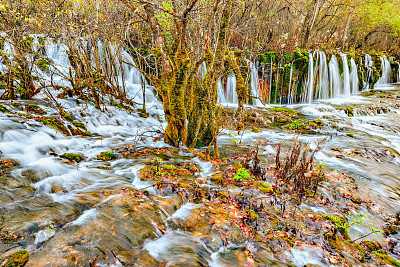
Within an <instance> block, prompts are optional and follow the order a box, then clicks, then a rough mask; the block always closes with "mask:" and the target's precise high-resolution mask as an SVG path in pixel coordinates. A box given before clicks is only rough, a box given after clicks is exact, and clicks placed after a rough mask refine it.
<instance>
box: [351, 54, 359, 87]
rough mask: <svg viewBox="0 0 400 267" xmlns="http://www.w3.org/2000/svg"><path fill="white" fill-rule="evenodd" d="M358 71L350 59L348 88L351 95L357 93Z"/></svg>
mask: <svg viewBox="0 0 400 267" xmlns="http://www.w3.org/2000/svg"><path fill="white" fill-rule="evenodd" d="M358 82H359V81H358V71H357V64H356V62H355V61H354V59H353V58H352V59H351V71H350V86H351V93H352V94H356V93H357V92H358Z"/></svg>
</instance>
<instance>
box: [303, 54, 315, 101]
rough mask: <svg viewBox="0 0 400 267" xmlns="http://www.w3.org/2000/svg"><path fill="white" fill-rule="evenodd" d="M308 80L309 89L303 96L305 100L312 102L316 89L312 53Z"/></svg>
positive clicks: (309, 58)
mask: <svg viewBox="0 0 400 267" xmlns="http://www.w3.org/2000/svg"><path fill="white" fill-rule="evenodd" d="M308 60H309V62H308V80H307V90H306V91H305V93H306V95H305V96H304V97H303V99H304V100H303V102H308V103H310V104H311V103H312V101H313V90H314V57H313V55H312V53H310V54H309V56H308Z"/></svg>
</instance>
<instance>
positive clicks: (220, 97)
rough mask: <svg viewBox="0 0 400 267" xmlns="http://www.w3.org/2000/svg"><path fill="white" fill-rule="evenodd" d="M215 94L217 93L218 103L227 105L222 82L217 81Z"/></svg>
mask: <svg viewBox="0 0 400 267" xmlns="http://www.w3.org/2000/svg"><path fill="white" fill-rule="evenodd" d="M217 86H218V87H217V92H218V102H219V103H221V104H227V103H228V101H227V100H226V97H225V90H224V86H223V84H222V81H221V80H219V81H218V83H217Z"/></svg>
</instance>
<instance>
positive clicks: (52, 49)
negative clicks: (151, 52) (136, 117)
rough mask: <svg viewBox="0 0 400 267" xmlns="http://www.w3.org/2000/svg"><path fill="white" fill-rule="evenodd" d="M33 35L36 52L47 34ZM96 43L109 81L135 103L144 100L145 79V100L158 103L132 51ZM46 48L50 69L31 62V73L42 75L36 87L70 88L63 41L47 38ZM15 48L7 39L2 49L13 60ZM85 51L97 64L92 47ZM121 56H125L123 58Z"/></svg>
mask: <svg viewBox="0 0 400 267" xmlns="http://www.w3.org/2000/svg"><path fill="white" fill-rule="evenodd" d="M32 37H33V50H34V52H38V51H39V48H40V44H39V38H45V37H43V36H40V35H32ZM82 44H83V45H84V47H85V48H86V47H87V46H86V44H87V42H84V41H82ZM97 46H98V47H97V48H98V51H99V58H100V61H101V62H100V63H101V66H100V67H101V68H102V70H103V71H105V72H106V71H109V74H110V79H111V81H110V80H107V82H108V83H110V82H111V83H113V84H114V85H115V86H119V87H120V88H122V89H123V90H124V91H125V92H126V94H127V97H128V98H134V101H135V102H136V103H141V102H143V93H142V80H143V81H144V82H145V83H144V86H145V88H146V94H145V97H146V102H148V103H149V102H153V103H155V102H159V101H158V99H157V98H156V97H155V95H154V93H153V87H151V86H149V85H147V83H146V79H144V76H143V74H141V73H140V71H139V70H138V69H137V68H136V67H135V62H134V60H133V58H132V56H131V55H130V54H129V53H127V52H126V51H125V50H124V49H122V48H119V47H116V46H107V47H105V46H103V45H102V44H101V43H100V42H98V43H97ZM43 48H44V49H43V50H44V51H40V54H41V55H42V56H44V57H46V58H47V59H48V60H49V61H50V62H51V64H50V65H49V66H48V69H47V70H42V69H40V68H39V67H37V66H36V65H34V64H32V65H33V68H32V74H34V75H36V76H37V77H39V78H40V81H39V82H38V84H37V86H42V84H39V83H43V84H44V85H50V84H51V83H53V84H54V85H60V86H65V87H71V83H70V82H69V81H68V80H67V79H65V77H66V76H69V69H70V68H71V64H70V62H69V58H68V50H69V49H68V47H67V46H66V45H65V44H63V43H62V41H61V40H58V41H57V42H55V41H54V40H53V39H51V38H48V37H47V38H45V39H44V44H43ZM13 50H14V49H13V47H12V44H10V43H9V42H7V41H6V42H5V46H4V50H3V51H5V52H6V53H7V54H9V58H10V60H12V59H13V58H12V54H13ZM86 52H87V53H88V56H89V60H91V62H90V64H91V65H92V66H93V67H95V62H94V61H93V50H91V51H89V50H88V51H86ZM27 58H28V60H30V61H31V62H33V60H34V58H35V57H34V55H28V56H27ZM118 59H122V61H120V60H118ZM2 67H3V66H2ZM3 69H4V68H3Z"/></svg>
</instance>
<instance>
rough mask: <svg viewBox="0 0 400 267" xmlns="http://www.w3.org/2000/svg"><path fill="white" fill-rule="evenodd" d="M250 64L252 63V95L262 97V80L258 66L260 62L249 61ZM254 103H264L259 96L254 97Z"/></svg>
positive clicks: (258, 104) (259, 104)
mask: <svg viewBox="0 0 400 267" xmlns="http://www.w3.org/2000/svg"><path fill="white" fill-rule="evenodd" d="M249 64H250V70H251V76H250V79H251V95H252V96H255V97H258V98H259V97H260V94H259V92H260V81H259V79H258V67H257V65H258V63H253V62H251V61H249ZM254 104H255V105H256V106H261V105H262V103H261V101H260V99H257V98H255V99H254Z"/></svg>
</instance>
